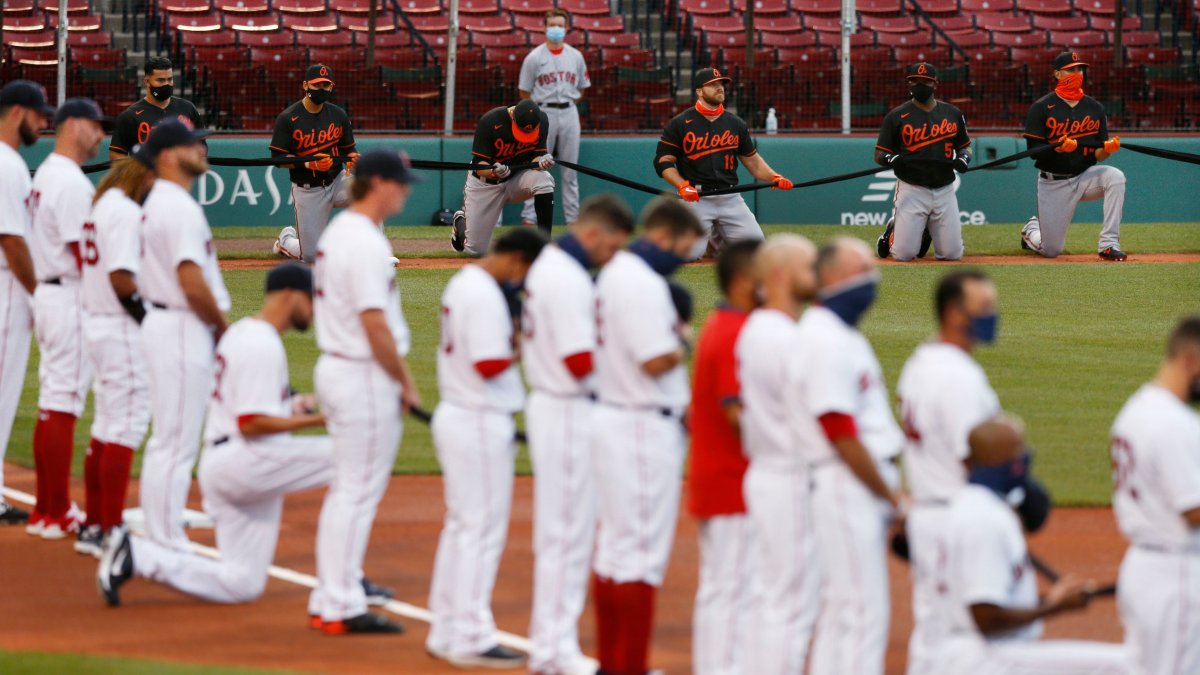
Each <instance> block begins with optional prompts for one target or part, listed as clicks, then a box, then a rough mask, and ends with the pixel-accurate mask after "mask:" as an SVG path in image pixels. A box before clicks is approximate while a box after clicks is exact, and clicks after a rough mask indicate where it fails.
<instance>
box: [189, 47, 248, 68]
mask: <svg viewBox="0 0 1200 675" xmlns="http://www.w3.org/2000/svg"><path fill="white" fill-rule="evenodd" d="M184 53H185V54H187V63H189V64H191V65H192V66H196V65H205V66H220V67H221V69H225V68H240V67H246V66H249V65H250V48H249V47H235V46H220V47H205V46H197V47H188V48H187V51H185V52H184Z"/></svg>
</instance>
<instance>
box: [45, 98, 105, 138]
mask: <svg viewBox="0 0 1200 675" xmlns="http://www.w3.org/2000/svg"><path fill="white" fill-rule="evenodd" d="M73 117H80V118H83V119H85V120H93V121H96V122H99V123H100V124H101V126H103V127H104V129H105V130H106V131H107V130H111V129H112V118H111V117H108V116H107V115H105V114H104V111H102V110H100V106H99V105H98V104H97V103H96V102H95V101H93V100H92V99H90V98H86V97H83V96H79V97H75V98H69V99H67V100H65V101H63V104H62V105H60V106H59V107H58V111H57V112H55V113H54V126H58V125H60V124H62V123H63V122H66V121H67V120H69V119H71V118H73Z"/></svg>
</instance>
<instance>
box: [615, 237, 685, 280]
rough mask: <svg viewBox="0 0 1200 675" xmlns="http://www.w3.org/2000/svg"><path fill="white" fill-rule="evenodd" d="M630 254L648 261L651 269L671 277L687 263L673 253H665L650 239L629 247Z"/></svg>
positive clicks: (641, 240) (640, 240)
mask: <svg viewBox="0 0 1200 675" xmlns="http://www.w3.org/2000/svg"><path fill="white" fill-rule="evenodd" d="M629 252H630V253H632V254H634V255H636V256H637V257H639V258H641V259H642V260H644V261H646V264H647V265H649V266H650V269H652V270H654V271H655V272H658V273H659V274H661V275H662V276H664V277H669V276H671V274H673V273H674V272H675V270H677V269H679V266H680V265H682V264H683V263H684V262H686V261H685V260H684V259H683V258H680V257H679V256H677V255H675V254H674V253H673V252H671V251H664V250H662V249H661V248H659V247H657V246H655V245H654V244H652V243H650V241H649V240H648V239H638V240H636V241H634V242H633V243H632V244H630V245H629Z"/></svg>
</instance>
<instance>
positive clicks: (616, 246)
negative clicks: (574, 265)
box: [558, 192, 634, 268]
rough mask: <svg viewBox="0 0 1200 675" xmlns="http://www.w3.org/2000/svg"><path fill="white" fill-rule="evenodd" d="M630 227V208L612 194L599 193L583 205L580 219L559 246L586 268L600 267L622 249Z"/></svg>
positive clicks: (561, 239) (630, 230)
mask: <svg viewBox="0 0 1200 675" xmlns="http://www.w3.org/2000/svg"><path fill="white" fill-rule="evenodd" d="M633 227H634V222H633V211H630V210H629V205H628V204H626V203H625V201H624V200H623V199H621V198H620V197H618V196H616V195H615V194H613V193H611V192H602V193H600V194H598V195H592V196H591V197H588V198H587V199H585V200H584V201H583V204H581V205H580V207H579V217H578V218H576V219H575V222H574V223H573V224H572V225H571V230H570V232H568V233H567V234H566V235H564V236H563V237H561V238H560V239H559V240H558V245H559V247H560V248H562V249H563V250H564V251H566V252H568V253H570V254H571V255H573V256H575V257H576V258H577V259H580V261H581V262H584V265H585V266H586V267H589V268H596V267H603V266H604V265H607V264H608V261H609V260H612V257H613V256H614V255H616V254H617V251H619V250H621V249H622V248H624V247H625V244H626V243H627V242H628V241H629V236H630V235H631V234H633Z"/></svg>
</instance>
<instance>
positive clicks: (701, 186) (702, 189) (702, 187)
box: [692, 183, 733, 193]
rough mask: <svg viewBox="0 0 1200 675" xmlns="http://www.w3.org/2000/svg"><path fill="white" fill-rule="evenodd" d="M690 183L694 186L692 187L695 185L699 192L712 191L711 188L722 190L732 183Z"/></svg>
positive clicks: (731, 185) (729, 186)
mask: <svg viewBox="0 0 1200 675" xmlns="http://www.w3.org/2000/svg"><path fill="white" fill-rule="evenodd" d="M692 185H693V186H694V187H695V188H696V189H697V190H699V191H700V192H701V193H704V192H712V191H713V190H724V189H725V188H731V187H733V183H722V184H719V185H717V184H704V183H693V184H692Z"/></svg>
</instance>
